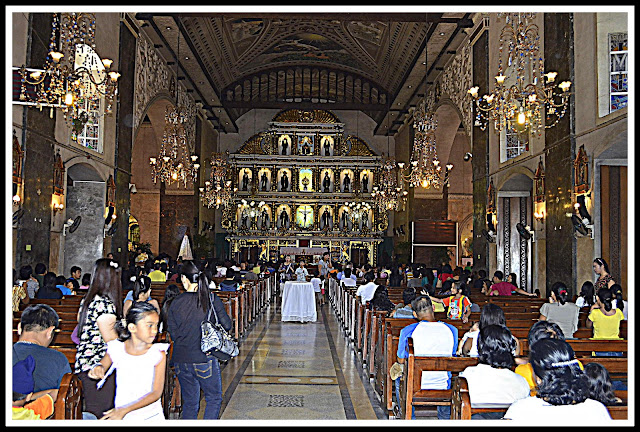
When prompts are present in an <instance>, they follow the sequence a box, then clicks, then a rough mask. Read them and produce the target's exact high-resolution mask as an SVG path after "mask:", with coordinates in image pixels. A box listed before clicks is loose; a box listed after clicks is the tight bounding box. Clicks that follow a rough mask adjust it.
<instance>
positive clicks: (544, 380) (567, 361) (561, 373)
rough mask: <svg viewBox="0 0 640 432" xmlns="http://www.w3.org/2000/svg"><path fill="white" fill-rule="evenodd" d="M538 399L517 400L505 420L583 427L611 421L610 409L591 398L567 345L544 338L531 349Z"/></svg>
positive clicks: (535, 397) (586, 383) (577, 362)
mask: <svg viewBox="0 0 640 432" xmlns="http://www.w3.org/2000/svg"><path fill="white" fill-rule="evenodd" d="M530 360H531V365H532V366H533V372H534V376H535V378H534V379H535V381H536V388H537V392H536V396H530V397H528V398H524V399H520V400H517V401H515V402H514V403H513V404H511V406H510V407H509V409H508V410H507V412H506V414H505V415H504V418H506V419H511V420H515V421H518V422H527V423H528V424H540V423H541V422H544V423H545V424H560V423H562V422H566V421H567V420H568V419H571V421H572V422H576V421H580V422H581V424H584V423H585V422H586V423H587V424H590V425H592V424H594V423H593V422H600V421H604V420H611V416H610V415H609V412H608V411H607V408H606V407H605V406H604V405H603V404H602V403H600V402H598V401H596V400H593V399H590V397H589V396H590V391H589V380H588V378H587V376H586V374H585V373H584V372H583V371H582V369H581V368H580V362H579V361H578V360H577V359H576V358H575V353H574V352H573V349H572V348H571V345H569V344H568V343H567V342H565V341H563V340H560V339H541V340H539V341H538V342H536V343H535V344H534V345H533V346H531V354H530Z"/></svg>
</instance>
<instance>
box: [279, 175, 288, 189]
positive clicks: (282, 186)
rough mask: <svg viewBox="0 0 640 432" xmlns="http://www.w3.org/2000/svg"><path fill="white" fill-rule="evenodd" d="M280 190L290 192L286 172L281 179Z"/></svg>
mask: <svg viewBox="0 0 640 432" xmlns="http://www.w3.org/2000/svg"><path fill="white" fill-rule="evenodd" d="M280 190H281V191H287V190H289V176H288V175H287V172H286V171H283V172H282V177H280Z"/></svg>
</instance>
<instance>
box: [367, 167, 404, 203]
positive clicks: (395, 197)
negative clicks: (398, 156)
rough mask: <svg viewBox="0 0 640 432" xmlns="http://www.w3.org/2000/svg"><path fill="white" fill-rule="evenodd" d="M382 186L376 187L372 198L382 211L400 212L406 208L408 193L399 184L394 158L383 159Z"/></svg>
mask: <svg viewBox="0 0 640 432" xmlns="http://www.w3.org/2000/svg"><path fill="white" fill-rule="evenodd" d="M381 171H382V172H381V175H380V185H379V186H374V187H373V191H372V192H371V196H372V197H373V200H374V203H375V204H376V206H377V207H378V208H379V209H381V210H384V211H386V210H394V211H398V210H399V209H401V208H404V205H405V204H406V202H407V195H408V192H407V191H406V190H403V188H402V187H401V186H400V185H399V184H398V171H397V169H396V160H395V158H393V157H387V158H383V159H382V166H381Z"/></svg>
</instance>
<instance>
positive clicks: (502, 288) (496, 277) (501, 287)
mask: <svg viewBox="0 0 640 432" xmlns="http://www.w3.org/2000/svg"><path fill="white" fill-rule="evenodd" d="M503 278H504V274H503V273H502V272H501V271H500V270H496V272H495V273H494V274H493V285H491V288H490V292H489V295H492V296H496V295H501V296H507V295H511V293H512V292H513V291H515V292H517V293H518V294H522V295H526V296H529V297H537V296H536V295H535V294H533V293H529V292H526V291H525V290H523V289H522V288H518V287H517V286H515V285H513V284H512V283H509V282H506V281H503V280H502V279H503Z"/></svg>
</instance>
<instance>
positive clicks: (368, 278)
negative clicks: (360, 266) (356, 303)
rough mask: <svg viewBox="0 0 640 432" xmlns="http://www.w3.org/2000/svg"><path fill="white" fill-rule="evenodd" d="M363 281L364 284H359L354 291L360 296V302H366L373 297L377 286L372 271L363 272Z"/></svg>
mask: <svg viewBox="0 0 640 432" xmlns="http://www.w3.org/2000/svg"><path fill="white" fill-rule="evenodd" d="M364 281H365V282H366V283H365V284H364V285H360V286H359V287H358V290H357V291H356V296H358V297H360V301H361V302H362V304H366V303H367V302H368V301H369V300H371V299H372V298H373V294H374V293H375V292H376V288H378V285H376V284H375V283H374V282H373V273H365V274H364Z"/></svg>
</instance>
